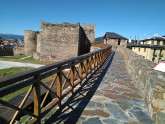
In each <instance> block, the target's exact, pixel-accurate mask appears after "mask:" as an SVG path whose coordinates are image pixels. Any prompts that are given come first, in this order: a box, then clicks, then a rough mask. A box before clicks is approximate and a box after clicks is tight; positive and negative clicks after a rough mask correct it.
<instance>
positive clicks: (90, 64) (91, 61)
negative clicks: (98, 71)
mask: <svg viewBox="0 0 165 124" xmlns="http://www.w3.org/2000/svg"><path fill="white" fill-rule="evenodd" d="M92 64H93V57H92V56H91V59H90V62H89V67H90V73H92Z"/></svg>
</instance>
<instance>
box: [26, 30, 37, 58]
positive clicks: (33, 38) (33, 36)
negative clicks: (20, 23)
mask: <svg viewBox="0 0 165 124" xmlns="http://www.w3.org/2000/svg"><path fill="white" fill-rule="evenodd" d="M37 34H38V31H32V30H25V31H24V51H25V55H33V52H36V46H37Z"/></svg>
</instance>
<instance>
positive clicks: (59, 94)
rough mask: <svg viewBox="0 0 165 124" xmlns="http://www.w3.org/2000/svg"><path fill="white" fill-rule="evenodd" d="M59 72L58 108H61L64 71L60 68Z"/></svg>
mask: <svg viewBox="0 0 165 124" xmlns="http://www.w3.org/2000/svg"><path fill="white" fill-rule="evenodd" d="M58 70H59V72H57V96H58V97H59V98H57V99H58V101H59V102H58V106H59V107H60V106H61V94H62V70H61V67H59V68H58Z"/></svg>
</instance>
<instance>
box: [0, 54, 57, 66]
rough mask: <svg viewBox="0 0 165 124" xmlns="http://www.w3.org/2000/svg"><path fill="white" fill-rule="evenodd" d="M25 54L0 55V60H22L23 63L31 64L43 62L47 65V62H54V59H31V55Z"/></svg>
mask: <svg viewBox="0 0 165 124" xmlns="http://www.w3.org/2000/svg"><path fill="white" fill-rule="evenodd" d="M25 57H27V56H25V55H20V56H0V60H5V61H14V62H24V63H33V64H43V65H47V64H52V63H55V61H40V60H36V59H33V57H32V56H30V57H27V58H25ZM22 58H25V59H22Z"/></svg>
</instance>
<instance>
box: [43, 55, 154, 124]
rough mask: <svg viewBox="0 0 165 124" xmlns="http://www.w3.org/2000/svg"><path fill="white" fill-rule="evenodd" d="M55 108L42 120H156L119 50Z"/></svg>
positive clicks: (103, 123)
mask: <svg viewBox="0 0 165 124" xmlns="http://www.w3.org/2000/svg"><path fill="white" fill-rule="evenodd" d="M54 111H55V110H52V111H51V112H50V113H49V114H48V115H47V116H45V118H43V119H42V121H43V122H44V123H47V124H49V123H54V124H56V123H68V124H74V123H77V124H81V123H82V124H141V123H142V124H152V123H153V121H152V120H151V118H150V117H149V115H148V113H147V110H146V107H145V104H144V102H143V100H142V97H141V94H140V92H139V91H138V89H136V88H135V86H134V82H133V81H132V80H131V76H130V75H129V74H128V72H127V70H126V68H125V63H124V61H123V58H122V56H121V55H119V54H118V53H115V54H114V57H111V59H110V58H108V60H107V61H106V63H105V64H104V65H103V66H102V67H101V69H100V70H99V71H97V73H95V74H94V75H92V76H91V78H90V79H89V80H88V81H86V82H85V83H84V84H83V85H82V87H81V88H80V89H79V90H78V91H77V92H75V93H74V95H73V96H72V97H71V98H69V99H68V100H66V103H65V104H63V105H62V106H61V109H59V110H57V111H56V112H55V113H54ZM53 113H54V114H53ZM52 114H53V115H52Z"/></svg>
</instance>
